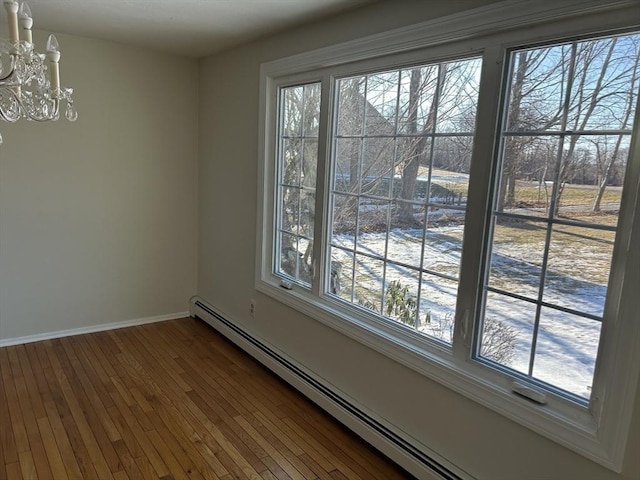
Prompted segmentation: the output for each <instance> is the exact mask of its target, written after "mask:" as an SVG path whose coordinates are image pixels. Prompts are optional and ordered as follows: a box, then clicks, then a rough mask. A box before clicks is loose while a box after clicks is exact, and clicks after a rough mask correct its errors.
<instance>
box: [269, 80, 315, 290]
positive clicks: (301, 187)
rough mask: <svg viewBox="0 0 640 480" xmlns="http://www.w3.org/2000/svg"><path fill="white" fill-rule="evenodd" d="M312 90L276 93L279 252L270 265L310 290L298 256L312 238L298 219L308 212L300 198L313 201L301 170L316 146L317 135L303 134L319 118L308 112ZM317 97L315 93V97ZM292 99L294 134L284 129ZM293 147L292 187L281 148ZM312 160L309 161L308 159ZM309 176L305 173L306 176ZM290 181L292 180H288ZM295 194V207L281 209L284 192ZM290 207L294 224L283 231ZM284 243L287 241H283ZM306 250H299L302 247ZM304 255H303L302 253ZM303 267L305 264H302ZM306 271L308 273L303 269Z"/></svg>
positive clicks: (308, 277)
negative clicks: (309, 149)
mask: <svg viewBox="0 0 640 480" xmlns="http://www.w3.org/2000/svg"><path fill="white" fill-rule="evenodd" d="M314 89H317V90H318V91H319V84H318V83H314V84H308V85H300V86H293V87H284V88H281V89H280V91H279V99H280V102H279V112H280V122H279V126H278V128H279V135H278V158H279V159H280V160H279V162H278V165H279V168H278V210H277V215H276V218H277V219H278V225H279V227H278V228H277V230H276V231H277V240H276V245H277V251H279V252H280V255H279V256H276V257H274V260H276V262H275V264H274V270H275V272H276V273H278V274H280V275H283V276H286V277H288V278H290V279H292V280H294V281H296V283H299V284H300V285H302V286H304V287H306V288H310V286H311V275H310V273H309V272H304V273H306V275H304V274H303V268H304V266H303V264H302V259H303V257H302V256H301V255H304V256H306V255H307V252H309V251H310V250H311V246H312V244H313V237H312V235H308V234H305V231H306V228H305V225H303V224H302V218H303V215H304V214H305V209H308V208H309V206H308V205H303V196H304V195H309V197H310V198H311V200H312V202H313V201H314V200H313V199H314V198H315V183H314V184H313V185H312V186H310V185H305V178H304V174H305V173H304V170H305V165H306V163H307V162H308V161H309V158H307V155H308V152H307V147H308V146H309V145H312V146H313V144H314V142H315V144H317V142H318V138H319V137H318V134H317V133H316V134H315V135H312V134H310V133H311V132H309V131H307V130H308V128H307V125H308V122H309V121H311V122H314V121H315V122H316V123H317V117H318V116H319V106H318V108H317V109H315V110H314V111H312V112H308V111H307V109H308V108H309V102H310V101H311V99H310V98H309V96H311V95H314ZM316 94H317V93H316ZM295 95H298V96H299V110H300V111H299V116H300V119H299V121H298V125H296V128H295V129H294V131H292V130H291V128H290V126H289V125H285V123H286V122H287V121H289V122H291V121H295V120H292V119H291V118H289V117H290V116H293V115H294V114H295V112H294V113H292V111H291V110H292V108H291V107H288V106H286V103H287V101H288V100H289V102H292V101H293V100H294V99H293V98H292V97H294V96H295ZM309 114H311V115H312V118H308V115H309ZM288 142H289V144H293V142H297V143H298V145H299V150H300V152H299V155H298V156H297V158H295V163H296V170H297V171H296V173H295V177H296V178H295V180H296V182H295V183H292V182H291V181H287V178H285V177H286V175H285V170H286V168H285V164H286V163H287V161H286V159H285V157H286V155H287V152H286V148H285V145H287V143H288ZM311 160H313V159H311ZM311 167H312V168H313V169H315V165H311ZM309 173H310V172H307V174H309ZM290 180H294V178H291V179H290ZM287 190H288V191H293V192H296V195H295V196H296V200H295V204H291V203H289V205H285V203H286V201H285V197H286V191H287ZM291 206H294V207H295V211H294V223H293V224H292V225H290V227H291V229H290V230H287V229H285V228H283V223H284V219H285V217H286V216H288V215H289V211H288V208H290V207H291ZM310 216H311V217H313V214H312V213H310ZM308 227H310V228H309V232H310V233H311V234H312V233H313V224H312V225H310V226H308ZM284 239H289V240H288V241H285V240H284ZM289 242H291V247H290V248H287V247H286V246H285V245H286V244H288V243H289ZM305 244H306V246H305V247H304V248H303V245H305ZM303 251H304V254H303V253H302V252H303ZM287 262H292V263H293V269H292V270H291V269H290V270H288V271H287V269H286V268H285V265H286V266H289V267H291V265H289V264H288V263H287ZM305 265H306V263H305ZM307 270H308V269H307Z"/></svg>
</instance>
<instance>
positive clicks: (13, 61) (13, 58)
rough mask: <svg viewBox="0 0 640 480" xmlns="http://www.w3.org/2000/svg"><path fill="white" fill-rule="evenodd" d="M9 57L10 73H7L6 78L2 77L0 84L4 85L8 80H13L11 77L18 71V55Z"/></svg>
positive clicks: (12, 54)
mask: <svg viewBox="0 0 640 480" xmlns="http://www.w3.org/2000/svg"><path fill="white" fill-rule="evenodd" d="M9 56H10V57H11V64H10V68H9V73H7V74H6V75H5V76H4V77H0V84H2V82H4V81H5V80H6V79H8V78H11V76H13V74H14V73H15V71H16V63H17V58H18V55H16V54H15V53H10V54H9Z"/></svg>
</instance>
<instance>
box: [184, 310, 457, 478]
mask: <svg viewBox="0 0 640 480" xmlns="http://www.w3.org/2000/svg"><path fill="white" fill-rule="evenodd" d="M193 306H194V307H195V309H200V310H201V311H202V312H204V313H205V314H207V315H208V316H210V317H211V319H212V320H215V321H217V322H219V323H221V324H222V325H223V326H224V327H226V328H227V329H229V330H231V331H232V332H233V333H235V334H236V335H238V336H239V337H241V338H242V339H243V340H244V341H246V342H248V343H249V344H251V345H252V346H253V347H255V348H256V349H258V350H259V351H260V352H262V354H264V355H266V356H267V357H269V358H270V359H271V360H273V361H275V362H277V363H278V364H279V365H280V366H281V367H282V368H284V369H286V370H287V371H288V372H289V373H290V374H293V375H294V376H295V377H297V378H298V379H299V380H301V381H302V382H304V383H305V384H306V385H308V386H309V387H311V388H312V389H314V390H315V391H317V392H318V393H320V394H321V395H322V396H324V397H325V398H326V399H328V400H329V401H330V402H332V403H333V404H335V405H336V406H338V407H340V408H341V409H342V410H343V411H346V412H347V413H348V414H350V415H352V416H353V417H355V418H357V419H358V420H359V421H360V422H362V423H364V424H365V425H366V426H367V427H368V428H370V429H372V430H374V431H375V432H376V433H377V434H379V435H380V436H382V437H383V438H384V439H385V440H386V441H387V442H390V443H391V444H393V445H394V446H395V447H396V448H398V449H399V450H401V451H402V452H404V453H405V454H406V455H408V456H409V457H411V458H412V459H413V460H414V461H416V462H417V463H419V464H420V466H421V467H423V468H425V469H426V470H427V471H429V472H430V473H431V474H432V475H436V476H438V477H439V478H441V479H442V480H465V479H463V478H462V477H460V476H459V475H457V474H456V473H454V472H452V471H451V470H450V469H449V468H447V467H446V466H444V465H442V464H441V463H440V462H438V461H437V460H435V459H434V458H432V457H430V456H429V455H427V454H425V453H424V452H423V451H421V450H419V449H417V448H416V447H415V446H413V445H412V444H411V443H409V442H407V441H406V440H405V439H403V438H402V437H400V436H399V435H397V434H396V433H394V432H393V431H391V430H389V428H387V427H386V426H384V425H383V424H381V423H380V422H378V421H377V420H376V419H374V418H372V417H371V416H369V415H367V414H366V413H365V412H363V411H362V410H360V409H359V408H358V407H356V406H355V405H353V404H352V403H351V402H349V401H347V400H345V399H344V398H342V397H341V396H340V395H338V394H336V393H335V392H334V391H333V390H331V389H329V388H327V387H326V386H325V385H323V384H322V383H321V382H319V381H318V380H316V379H315V378H313V377H312V376H310V375H309V374H307V373H306V372H304V371H303V370H301V369H300V368H299V367H297V366H296V365H294V364H293V363H291V362H290V361H289V360H287V359H286V358H284V357H282V355H280V354H279V353H277V352H275V351H274V350H273V349H271V348H270V347H269V346H267V345H265V344H264V343H262V342H261V341H260V340H258V339H256V338H255V337H253V336H252V335H250V334H249V333H247V332H246V331H245V330H243V329H242V328H240V327H238V326H237V325H236V324H234V323H233V322H231V321H229V320H227V319H226V318H225V317H224V316H222V315H220V314H219V313H218V312H216V311H215V310H213V309H212V308H211V307H210V306H208V305H206V304H205V303H203V302H202V301H200V300H196V301H195V302H193ZM194 316H198V312H197V310H196V311H195V313H194ZM198 317H199V318H200V319H201V320H204V321H205V322H207V323H210V324H211V322H209V321H208V319H207V318H202V317H200V316H198ZM211 326H213V327H214V328H216V325H213V324H211ZM216 329H217V328H216ZM221 333H222V334H223V335H224V334H225V332H224V331H221ZM225 336H227V335H225ZM230 340H231V341H234V339H233V338H230ZM234 343H236V342H234ZM238 346H239V347H241V348H242V345H240V344H238ZM248 353H249V352H248ZM257 360H259V361H260V359H259V358H257ZM261 363H262V362H261ZM274 373H277V372H274ZM285 381H286V379H285ZM294 386H295V385H294ZM311 400H313V399H311ZM327 413H329V414H331V412H327Z"/></svg>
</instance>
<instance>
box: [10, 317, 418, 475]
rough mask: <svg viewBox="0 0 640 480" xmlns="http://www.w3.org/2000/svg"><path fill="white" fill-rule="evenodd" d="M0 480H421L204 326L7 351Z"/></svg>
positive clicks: (155, 328) (192, 323) (131, 331)
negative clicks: (408, 479) (411, 479)
mask: <svg viewBox="0 0 640 480" xmlns="http://www.w3.org/2000/svg"><path fill="white" fill-rule="evenodd" d="M0 373H1V378H0V380H1V381H0V442H1V443H0V480H5V479H7V480H13V479H36V478H37V479H43V480H44V479H55V480H62V479H91V480H93V479H99V480H103V479H105V480H106V479H114V480H125V479H131V480H133V479H147V478H149V479H158V478H159V479H163V480H170V479H174V480H178V479H219V480H231V479H281V480H282V479H287V480H288V479H327V480H336V479H362V480H369V479H380V480H393V479H406V478H412V477H410V476H409V475H408V474H407V473H406V472H404V471H403V470H401V469H400V468H399V467H397V466H396V465H394V464H393V463H391V462H390V461H388V460H387V459H385V458H384V457H382V456H381V455H380V454H378V453H377V452H376V451H374V450H373V449H371V448H370V447H369V446H368V445H366V444H365V443H364V442H362V441H361V440H360V439H358V438H357V437H355V436H354V435H353V434H351V433H350V432H349V431H347V430H346V429H345V428H344V427H342V426H341V425H339V424H338V423H337V422H335V421H334V420H333V419H331V418H330V417H329V416H328V415H326V414H325V413H324V412H322V411H321V410H320V409H318V408H317V407H316V406H315V405H313V404H312V403H311V402H309V401H308V400H306V399H305V398H304V397H302V396H301V395H300V394H298V393H297V392H296V391H294V390H293V389H292V388H290V387H289V386H288V385H286V384H285V383H284V382H283V381H281V380H280V379H279V378H277V377H276V376H275V375H273V374H271V373H270V372H269V371H268V370H266V369H265V368H263V367H262V366H261V365H260V364H258V363H257V362H256V361H254V360H253V359H252V358H251V357H249V356H248V355H246V354H245V353H243V352H241V351H240V350H239V349H237V348H236V347H235V346H233V345H232V344H231V343H229V342H228V341H227V340H226V339H224V337H222V336H221V335H219V334H218V333H217V332H215V330H213V329H212V328H211V327H209V326H208V325H206V324H205V323H204V322H201V321H199V320H194V319H191V318H186V319H181V320H174V321H168V322H161V323H155V324H150V325H144V326H139V327H131V328H125V329H120V330H112V331H108V332H101V333H94V334H88V335H79V336H75V337H67V338H62V339H57V340H47V341H43V342H37V343H29V344H26V345H18V346H13V347H5V348H0Z"/></svg>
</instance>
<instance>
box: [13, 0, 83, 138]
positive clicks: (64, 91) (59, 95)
mask: <svg viewBox="0 0 640 480" xmlns="http://www.w3.org/2000/svg"><path fill="white" fill-rule="evenodd" d="M4 7H5V9H6V11H7V16H8V21H9V22H8V23H9V38H8V39H5V38H0V119H2V120H4V121H6V122H12V123H13V122H17V121H18V120H20V119H21V118H26V119H27V120H34V121H37V122H44V121H47V120H58V119H59V118H60V104H61V103H63V102H64V103H66V108H65V117H66V118H67V120H69V121H72V122H73V121H75V120H76V119H77V118H78V112H77V111H76V109H75V107H74V106H73V99H72V98H71V95H72V93H73V89H71V88H65V87H62V86H60V69H59V62H60V46H59V44H58V40H57V39H56V37H55V36H54V35H50V36H49V39H48V41H47V45H46V54H42V53H37V52H36V51H35V50H34V45H33V37H32V32H31V28H32V27H33V17H32V15H31V9H30V8H29V6H28V5H27V4H26V3H25V2H23V3H22V4H21V5H20V6H18V2H16V1H13V0H5V1H4ZM0 143H2V135H1V134H0Z"/></svg>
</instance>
